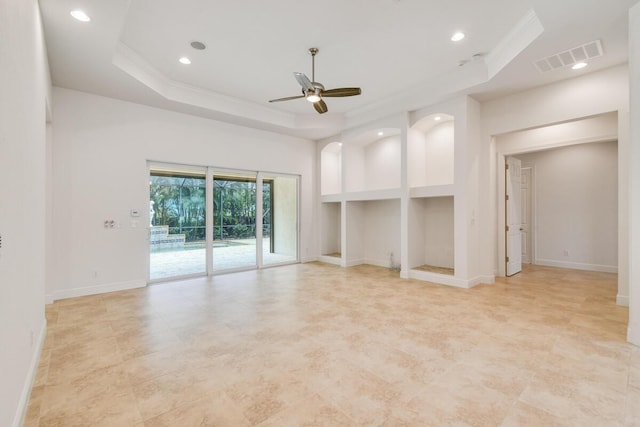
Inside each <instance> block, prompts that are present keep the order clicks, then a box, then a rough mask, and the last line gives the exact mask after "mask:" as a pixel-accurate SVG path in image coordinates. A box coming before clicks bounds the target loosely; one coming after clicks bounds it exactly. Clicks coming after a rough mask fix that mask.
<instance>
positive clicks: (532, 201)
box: [522, 163, 537, 265]
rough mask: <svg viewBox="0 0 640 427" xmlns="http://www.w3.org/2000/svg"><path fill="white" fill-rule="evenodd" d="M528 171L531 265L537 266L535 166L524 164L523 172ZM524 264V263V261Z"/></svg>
mask: <svg viewBox="0 0 640 427" xmlns="http://www.w3.org/2000/svg"><path fill="white" fill-rule="evenodd" d="M525 169H528V170H529V171H530V172H529V175H530V180H529V205H528V206H529V239H528V241H529V258H530V262H529V264H531V265H535V264H536V260H537V256H536V242H537V240H536V239H537V234H536V193H535V191H536V185H535V169H536V168H535V165H534V164H531V163H523V164H522V170H523V171H524V170H525ZM523 262H524V261H523Z"/></svg>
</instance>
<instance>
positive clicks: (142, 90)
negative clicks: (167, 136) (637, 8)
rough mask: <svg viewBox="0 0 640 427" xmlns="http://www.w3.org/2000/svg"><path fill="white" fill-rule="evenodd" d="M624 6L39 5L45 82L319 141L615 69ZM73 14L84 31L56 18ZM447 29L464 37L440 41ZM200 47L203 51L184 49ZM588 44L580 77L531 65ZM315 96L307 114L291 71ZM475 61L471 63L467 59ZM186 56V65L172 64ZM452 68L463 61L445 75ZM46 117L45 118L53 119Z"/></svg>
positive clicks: (46, 1)
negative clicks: (322, 106) (402, 116)
mask: <svg viewBox="0 0 640 427" xmlns="http://www.w3.org/2000/svg"><path fill="white" fill-rule="evenodd" d="M637 2H638V0H612V1H603V0H485V1H477V0H446V1H431V0H349V1H344V0H325V1H323V2H317V1H314V2H311V1H309V0H273V1H269V2H267V1H264V0H238V1H226V2H222V1H212V0H181V1H175V0H109V1H97V0H40V5H41V9H42V16H43V22H44V28H45V37H46V43H47V47H48V50H49V61H50V67H51V73H52V78H53V82H54V85H57V86H61V87H65V88H70V89H77V90H81V91H86V92H90V93H95V94H98V95H103V96H109V97H113V98H118V99H123V100H128V101H133V102H138V103H141V104H146V105H151V106H155V107H160V108H166V109H170V110H174V111H180V112H185V113H188V114H195V115H199V116H204V117H210V118H214V119H218V120H223V121H227V122H231V123H236V124H241V125H247V126H252V127H256V128H261V129H266V130H274V131H278V132H284V133H287V134H291V135H296V136H302V137H307V138H313V139H316V138H321V137H325V136H329V135H333V134H336V133H338V132H340V131H341V130H343V129H346V128H349V127H353V126H357V125H359V124H362V123H364V122H366V121H369V120H372V119H375V118H378V117H384V116H386V115H389V114H393V113H397V112H401V111H408V110H414V109H417V108H420V107H423V106H426V105H429V104H432V103H433V102H436V101H438V100H441V99H444V98H446V97H448V96H451V95H453V94H455V93H468V94H471V95H473V96H475V97H476V98H477V99H480V100H486V99H491V98H493V97H496V96H500V95H503V94H506V93H509V92H513V91H519V90H523V89H526V88H530V87H533V86H537V85H541V84H545V83H550V82H553V81H557V80H561V79H566V78H570V77H573V76H576V75H579V74H583V73H588V72H593V71H596V70H599V69H603V68H607V67H610V66H613V65H616V64H620V63H623V62H626V61H627V11H628V9H629V7H630V6H632V5H633V4H635V3H637ZM73 9H83V10H84V11H85V12H87V14H89V16H91V18H92V21H91V22H90V23H81V22H78V21H76V20H74V19H73V18H72V17H71V16H70V15H69V12H70V11H71V10H73ZM456 31H463V32H464V33H465V34H466V38H465V39H464V40H463V41H461V42H458V43H454V42H452V41H451V40H450V37H451V35H452V34H453V33H454V32H456ZM195 40H197V41H201V42H203V43H205V44H206V46H207V49H205V50H203V51H197V50H194V49H193V48H191V46H190V43H191V42H192V41H195ZM593 40H601V41H602V46H603V49H604V55H603V56H602V57H600V58H596V59H594V60H592V61H590V63H589V66H588V67H587V68H586V69H584V70H581V71H573V70H571V69H570V68H565V69H561V70H555V71H551V72H548V73H545V74H541V73H539V72H538V71H537V69H536V68H535V66H534V65H533V61H535V60H537V59H540V58H542V57H545V56H549V55H552V54H555V53H558V52H560V51H563V50H567V49H569V48H572V47H574V46H578V45H581V44H583V43H587V42H590V41H593ZM310 47H317V48H319V49H320V53H319V54H318V56H317V57H316V80H317V81H319V82H321V83H323V84H324V85H325V86H326V87H327V88H328V89H330V88H336V87H343V86H347V87H349V86H359V87H361V88H362V95H361V96H358V97H351V98H329V99H326V102H327V105H328V106H329V113H327V114H323V115H319V114H317V113H315V111H314V110H313V107H312V106H311V104H309V103H308V102H307V101H305V100H304V99H298V100H293V101H288V102H282V103H273V104H270V103H268V102H267V101H268V100H269V99H273V98H279V97H285V96H294V95H298V94H300V87H299V85H298V83H297V82H296V80H295V79H294V77H293V72H294V71H300V72H304V73H306V74H307V75H308V76H309V77H311V57H310V56H309V55H308V53H307V50H308V49H309V48H310ZM476 54H480V56H481V57H480V59H477V60H472V57H473V55H476ZM181 56H188V57H189V58H191V60H192V64H191V65H188V66H185V65H182V64H180V63H178V58H180V57H181ZM460 61H469V62H468V63H467V64H466V65H464V66H459V63H460ZM54 113H55V112H54Z"/></svg>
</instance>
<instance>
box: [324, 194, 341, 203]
mask: <svg viewBox="0 0 640 427" xmlns="http://www.w3.org/2000/svg"><path fill="white" fill-rule="evenodd" d="M343 200H344V195H343V194H341V193H340V194H326V195H323V196H322V203H339V202H341V201H343Z"/></svg>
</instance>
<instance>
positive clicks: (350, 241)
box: [342, 202, 365, 267]
mask: <svg viewBox="0 0 640 427" xmlns="http://www.w3.org/2000/svg"><path fill="white" fill-rule="evenodd" d="M344 206H345V212H344V214H343V218H344V221H343V222H344V224H345V226H344V227H345V232H344V235H345V244H343V245H342V251H343V255H342V257H343V260H344V263H345V265H344V267H350V266H353V265H359V264H363V263H364V262H365V247H364V230H365V227H364V208H365V204H364V202H345V204H344Z"/></svg>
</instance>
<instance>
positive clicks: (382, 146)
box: [364, 136, 401, 190]
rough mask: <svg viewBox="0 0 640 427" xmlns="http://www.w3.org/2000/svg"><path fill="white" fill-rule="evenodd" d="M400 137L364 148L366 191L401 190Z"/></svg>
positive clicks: (376, 142)
mask: <svg viewBox="0 0 640 427" xmlns="http://www.w3.org/2000/svg"><path fill="white" fill-rule="evenodd" d="M400 153H401V151H400V137H399V136H390V137H387V138H382V139H379V140H378V141H374V142H372V143H370V144H368V145H367V146H366V147H365V148H364V165H365V189H366V190H382V189H386V188H400V172H401V169H400Z"/></svg>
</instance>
